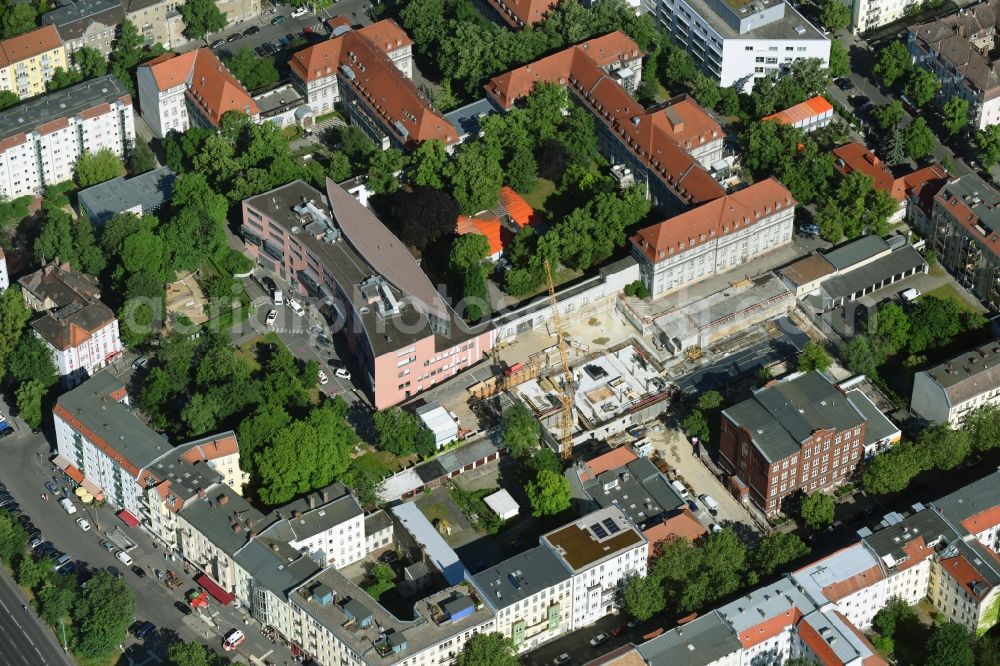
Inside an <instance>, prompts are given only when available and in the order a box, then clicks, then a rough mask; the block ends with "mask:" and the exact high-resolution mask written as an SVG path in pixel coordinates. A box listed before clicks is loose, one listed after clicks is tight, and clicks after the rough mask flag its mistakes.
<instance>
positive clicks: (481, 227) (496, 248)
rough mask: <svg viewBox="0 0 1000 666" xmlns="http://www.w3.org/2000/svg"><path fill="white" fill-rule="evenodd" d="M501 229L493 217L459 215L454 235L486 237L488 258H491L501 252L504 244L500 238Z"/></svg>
mask: <svg viewBox="0 0 1000 666" xmlns="http://www.w3.org/2000/svg"><path fill="white" fill-rule="evenodd" d="M501 229H502V226H501V224H500V220H498V219H497V218H496V217H494V216H493V215H490V216H488V217H470V216H468V215H459V216H458V222H457V223H456V225H455V235H457V236H464V235H465V234H481V235H483V236H486V240H488V241H489V243H490V256H491V257H492V256H495V255H497V254H499V253H501V252H503V247H504V244H503V241H502V240H501V238H500V231H501Z"/></svg>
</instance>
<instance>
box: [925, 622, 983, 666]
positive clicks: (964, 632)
mask: <svg viewBox="0 0 1000 666" xmlns="http://www.w3.org/2000/svg"><path fill="white" fill-rule="evenodd" d="M975 663H976V656H975V653H974V652H973V650H972V637H971V636H970V635H969V630H968V629H966V628H965V627H964V626H962V625H960V624H957V623H955V622H945V623H944V624H939V625H937V626H935V627H934V628H933V629H932V630H931V635H930V638H928V639H927V658H926V660H925V661H924V664H925V665H926V666H973V665H974V664H975Z"/></svg>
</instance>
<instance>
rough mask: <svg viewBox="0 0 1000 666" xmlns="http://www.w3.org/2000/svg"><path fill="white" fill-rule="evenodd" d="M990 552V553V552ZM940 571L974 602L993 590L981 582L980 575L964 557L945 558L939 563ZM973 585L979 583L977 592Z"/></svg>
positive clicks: (981, 577)
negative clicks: (951, 579) (949, 577)
mask: <svg viewBox="0 0 1000 666" xmlns="http://www.w3.org/2000/svg"><path fill="white" fill-rule="evenodd" d="M991 552H992V551H991ZM939 564H940V565H941V569H942V570H943V571H945V572H946V573H947V574H948V575H949V576H951V577H952V578H954V579H955V582H956V583H958V585H959V587H961V588H962V589H963V590H965V591H966V592H967V593H968V594H969V595H971V596H972V598H973V599H975V600H976V601H982V600H983V599H984V598H985V597H986V595H987V594H989V593H990V591H991V590H992V589H993V586H992V585H989V584H987V583H986V581H985V580H983V576H982V574H980V573H979V572H978V571H976V568H975V567H974V566H972V564H971V563H970V562H969V560H967V559H965V556H964V555H956V556H955V557H945V558H942V559H941V560H940V562H939ZM973 583H979V585H978V590H979V591H978V592H976V591H974V590H973Z"/></svg>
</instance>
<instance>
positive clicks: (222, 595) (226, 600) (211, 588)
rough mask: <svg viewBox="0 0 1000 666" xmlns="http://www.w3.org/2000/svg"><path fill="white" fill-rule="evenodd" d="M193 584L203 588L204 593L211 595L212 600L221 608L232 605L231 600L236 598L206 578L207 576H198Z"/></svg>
mask: <svg viewBox="0 0 1000 666" xmlns="http://www.w3.org/2000/svg"><path fill="white" fill-rule="evenodd" d="M194 582H196V583H198V585H201V586H202V587H203V588H205V591H206V592H208V593H209V594H211V595H212V598H213V599H215V600H216V601H218V602H219V603H220V604H222V605H223V606H228V605H229V604H231V603H233V599H235V598H236V597H235V596H234V595H232V594H230V593H228V592H226V591H225V590H223V589H222V587H220V586H219V584H218V583H216V582H215V581H214V580H212V579H211V578H209V577H208V574H203V573H202V574H198V575H197V576H195V579H194Z"/></svg>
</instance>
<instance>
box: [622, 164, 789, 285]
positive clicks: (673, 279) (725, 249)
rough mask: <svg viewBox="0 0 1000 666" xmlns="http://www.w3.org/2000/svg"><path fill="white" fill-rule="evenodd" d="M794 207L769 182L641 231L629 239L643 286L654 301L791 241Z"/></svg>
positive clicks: (785, 191) (778, 187)
mask: <svg viewBox="0 0 1000 666" xmlns="http://www.w3.org/2000/svg"><path fill="white" fill-rule="evenodd" d="M795 205H796V201H795V199H793V198H792V193H791V192H789V191H788V189H787V188H786V187H785V186H784V185H782V184H781V183H779V182H778V181H777V180H775V179H774V178H768V179H767V180H764V181H761V182H759V183H755V184H753V185H751V186H750V187H747V188H745V189H742V190H740V191H738V192H735V193H733V194H728V195H725V196H722V197H720V198H718V199H715V200H714V201H710V202H708V203H705V204H702V205H701V206H699V207H697V208H694V209H692V210H689V211H687V212H686V213H681V214H680V215H677V216H675V217H672V218H669V219H667V220H664V221H663V222H660V223H658V224H654V225H653V226H651V227H646V228H644V229H641V230H640V231H639V232H638V233H637V234H636V235H635V236H633V237H632V239H631V240H632V256H634V257H635V258H636V260H638V262H639V270H640V271H641V273H642V281H643V283H645V285H646V288H647V289H649V293H650V295H651V296H653V297H656V296H659V295H661V294H664V293H667V292H670V291H673V290H675V289H680V288H682V287H684V286H686V285H689V284H691V283H693V282H698V281H700V280H704V279H706V278H709V277H712V276H713V275H716V274H718V273H724V272H726V271H729V270H733V269H735V268H737V267H738V266H740V265H741V264H743V263H744V262H746V261H749V260H750V259H753V258H754V257H757V256H759V255H761V254H764V253H765V252H770V251H771V250H774V249H777V248H779V247H781V246H782V245H785V244H787V243H789V242H791V240H792V234H793V232H794V219H795Z"/></svg>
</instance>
